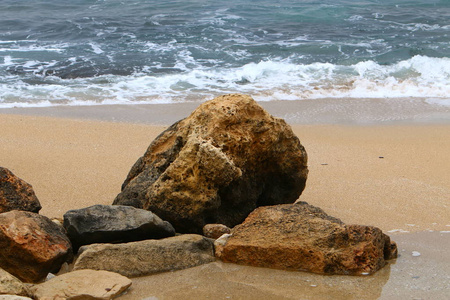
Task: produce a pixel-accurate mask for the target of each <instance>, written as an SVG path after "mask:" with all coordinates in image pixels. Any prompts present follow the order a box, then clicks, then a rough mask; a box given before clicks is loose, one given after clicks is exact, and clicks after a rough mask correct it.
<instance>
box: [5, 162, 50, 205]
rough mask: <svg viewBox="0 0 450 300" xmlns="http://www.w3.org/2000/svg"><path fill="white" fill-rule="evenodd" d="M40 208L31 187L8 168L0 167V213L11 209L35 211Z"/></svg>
mask: <svg viewBox="0 0 450 300" xmlns="http://www.w3.org/2000/svg"><path fill="white" fill-rule="evenodd" d="M40 209H41V204H40V203H39V200H38V198H37V197H36V194H35V193H34V191H33V187H32V186H31V185H30V184H28V183H26V182H25V181H23V180H22V179H20V178H19V177H17V176H15V175H14V174H13V173H12V172H11V171H10V170H8V169H6V168H2V167H0V213H3V212H8V211H11V210H24V211H31V212H35V213H37V212H39V210H40Z"/></svg>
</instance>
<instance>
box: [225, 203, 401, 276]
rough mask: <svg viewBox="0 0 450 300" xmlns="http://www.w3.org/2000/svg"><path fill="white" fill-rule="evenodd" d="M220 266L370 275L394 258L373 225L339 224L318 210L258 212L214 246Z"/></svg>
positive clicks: (296, 207) (298, 207)
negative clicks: (229, 265)
mask: <svg viewBox="0 0 450 300" xmlns="http://www.w3.org/2000/svg"><path fill="white" fill-rule="evenodd" d="M216 256H217V257H218V258H220V259H221V260H222V261H224V262H232V263H237V264H244V265H251V266H257V267H268V268H276V269H286V270H299V271H308V272H314V273H319V274H342V275H361V274H372V273H374V272H376V271H377V270H379V269H380V268H382V267H383V266H384V265H385V264H386V261H387V260H389V259H392V258H395V257H396V256H397V246H396V244H395V243H393V242H391V240H390V238H389V236H387V235H386V234H384V233H383V232H382V231H381V230H380V229H378V228H376V227H373V226H364V225H345V224H344V223H343V222H342V221H341V220H339V219H337V218H334V217H331V216H329V215H327V214H326V213H325V212H324V211H323V210H321V209H320V208H318V207H314V206H312V205H309V204H307V203H306V202H299V203H296V204H286V205H276V206H267V207H260V208H258V209H256V210H255V211H254V212H252V213H251V214H250V215H249V216H248V217H247V219H246V220H245V222H243V223H242V224H240V225H238V226H236V227H235V228H233V230H232V234H231V235H228V236H224V237H223V238H220V239H219V240H217V241H216Z"/></svg>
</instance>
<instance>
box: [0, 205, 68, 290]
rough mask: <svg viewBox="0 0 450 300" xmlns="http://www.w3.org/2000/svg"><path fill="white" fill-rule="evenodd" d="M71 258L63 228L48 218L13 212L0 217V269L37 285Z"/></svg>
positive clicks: (34, 214)
mask: <svg viewBox="0 0 450 300" xmlns="http://www.w3.org/2000/svg"><path fill="white" fill-rule="evenodd" d="M71 258H72V245H71V243H70V241H69V238H68V237H67V236H66V234H65V232H64V230H63V228H61V227H60V226H58V225H57V224H55V223H53V222H52V221H51V220H50V219H48V218H47V217H44V216H41V215H38V214H36V213H32V212H26V211H18V210H13V211H10V212H6V213H2V214H0V267H1V268H3V269H5V270H6V271H8V272H9V273H11V274H12V275H14V276H16V277H17V278H19V279H20V280H22V281H25V282H38V281H40V280H42V279H44V278H45V277H46V276H47V274H48V273H49V272H55V271H57V270H58V269H59V268H60V267H61V265H62V264H63V263H64V262H65V261H67V260H69V259H71Z"/></svg>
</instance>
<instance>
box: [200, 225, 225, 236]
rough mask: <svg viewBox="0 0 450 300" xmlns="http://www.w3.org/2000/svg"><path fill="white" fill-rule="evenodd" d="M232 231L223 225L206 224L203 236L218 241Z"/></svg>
mask: <svg viewBox="0 0 450 300" xmlns="http://www.w3.org/2000/svg"><path fill="white" fill-rule="evenodd" d="M230 232H231V229H230V228H229V227H228V226H225V225H223V224H206V225H205V226H204V227H203V235H204V236H206V237H207V238H210V239H218V238H219V237H221V236H222V235H224V234H225V233H230Z"/></svg>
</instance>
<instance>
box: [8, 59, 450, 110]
mask: <svg viewBox="0 0 450 300" xmlns="http://www.w3.org/2000/svg"><path fill="white" fill-rule="evenodd" d="M183 57H184V59H183V60H184V61H183V62H180V63H179V65H178V66H177V67H178V68H179V69H180V70H181V71H180V72H178V73H170V74H168V73H151V72H141V73H136V74H133V75H129V76H113V75H104V76H98V77H91V78H78V79H60V78H56V77H52V76H48V77H47V78H45V80H47V81H48V84H29V83H26V82H23V81H20V80H18V79H17V78H15V79H14V78H12V79H8V80H6V81H4V82H5V83H3V84H0V107H11V106H22V105H27V106H33V105H36V106H39V105H44V104H48V105H80V103H84V104H86V105H93V104H106V103H109V104H112V103H116V104H132V103H177V102H185V101H203V100H205V99H207V98H210V97H213V96H215V95H218V94H224V93H235V92H240V93H248V94H252V95H253V96H254V97H255V99H257V100H269V101H270V100H295V99H316V98H403V97H417V98H425V99H429V100H428V103H430V104H439V105H447V104H448V99H449V98H448V97H449V95H450V59H449V58H431V57H426V56H415V57H413V58H411V59H408V60H404V61H400V62H398V63H396V64H392V65H381V64H378V63H376V62H374V61H364V62H359V63H357V64H354V65H335V64H331V63H313V64H295V63H292V62H290V61H288V60H284V61H262V62H259V63H249V64H246V65H243V66H241V67H238V68H228V69H225V68H222V69H214V68H206V67H204V68H201V67H199V66H198V65H196V64H195V62H194V61H192V58H191V56H190V53H189V52H188V51H186V53H184V54H183ZM9 63H11V62H10V61H8V60H6V61H5V64H9Z"/></svg>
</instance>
